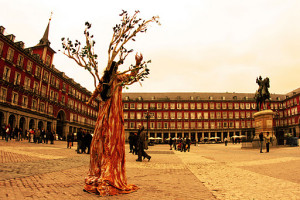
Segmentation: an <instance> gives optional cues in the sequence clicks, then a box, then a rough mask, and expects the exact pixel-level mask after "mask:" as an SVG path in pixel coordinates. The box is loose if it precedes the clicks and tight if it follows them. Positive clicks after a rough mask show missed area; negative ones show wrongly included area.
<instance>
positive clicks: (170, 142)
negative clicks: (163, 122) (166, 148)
mask: <svg viewBox="0 0 300 200" xmlns="http://www.w3.org/2000/svg"><path fill="white" fill-rule="evenodd" d="M169 145H170V150H172V145H173V139H172V138H171V137H170V140H169Z"/></svg>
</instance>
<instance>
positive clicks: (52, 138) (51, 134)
mask: <svg viewBox="0 0 300 200" xmlns="http://www.w3.org/2000/svg"><path fill="white" fill-rule="evenodd" d="M49 136H50V137H49V139H50V144H54V136H55V133H54V131H52V132H51V131H50V135H49Z"/></svg>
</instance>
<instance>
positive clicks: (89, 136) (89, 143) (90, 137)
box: [84, 132, 93, 154]
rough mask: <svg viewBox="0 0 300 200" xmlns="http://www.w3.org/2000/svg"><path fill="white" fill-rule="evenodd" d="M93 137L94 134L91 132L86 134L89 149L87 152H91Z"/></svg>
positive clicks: (86, 145) (85, 139)
mask: <svg viewBox="0 0 300 200" xmlns="http://www.w3.org/2000/svg"><path fill="white" fill-rule="evenodd" d="M92 139H93V136H92V135H91V133H90V132H88V133H87V134H85V136H84V143H85V147H86V148H87V149H88V151H87V154H90V150H91V143H92Z"/></svg>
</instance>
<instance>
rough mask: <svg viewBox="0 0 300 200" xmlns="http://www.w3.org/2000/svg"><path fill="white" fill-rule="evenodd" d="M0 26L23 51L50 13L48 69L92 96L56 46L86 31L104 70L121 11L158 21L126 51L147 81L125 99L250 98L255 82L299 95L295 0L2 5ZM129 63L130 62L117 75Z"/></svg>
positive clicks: (63, 0) (36, 0) (84, 76)
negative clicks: (144, 65) (136, 95)
mask: <svg viewBox="0 0 300 200" xmlns="http://www.w3.org/2000/svg"><path fill="white" fill-rule="evenodd" d="M1 7H2V9H1V12H0V25H2V26H4V27H5V28H6V30H5V31H6V34H14V35H15V36H16V41H23V42H25V47H31V46H34V45H36V44H37V43H38V42H39V40H40V39H41V37H42V36H43V34H44V31H45V28H46V26H47V23H48V19H49V17H50V13H51V11H53V16H52V20H51V24H50V34H49V40H50V42H51V47H52V48H53V49H54V50H55V51H56V52H57V53H56V55H55V58H54V65H55V66H56V68H58V69H59V70H60V71H64V72H65V74H66V75H67V76H69V77H70V78H74V80H75V81H77V82H78V83H80V84H81V85H82V86H83V87H86V88H87V89H88V90H90V91H93V90H94V85H93V79H92V76H91V75H89V73H87V72H86V71H84V70H83V69H81V68H80V67H78V66H77V65H76V64H75V63H74V62H73V61H71V60H69V59H68V58H67V57H66V56H64V55H62V53H61V52H59V51H58V50H59V49H61V38H62V37H70V38H71V39H73V40H74V39H79V40H81V41H82V42H83V41H84V35H83V30H84V28H85V27H84V23H85V22H86V21H89V22H90V23H91V24H92V29H91V32H92V33H93V34H94V36H95V40H96V49H95V50H96V53H97V54H98V55H99V63H100V65H99V69H100V71H101V72H102V71H103V69H104V66H106V62H107V48H108V44H109V41H110V39H111V37H112V33H113V31H112V27H113V26H114V25H115V24H117V23H119V22H120V17H119V14H120V13H121V11H122V9H124V10H127V11H128V12H129V13H134V11H135V10H140V11H141V13H140V17H141V18H143V19H149V18H151V17H152V16H156V15H159V16H160V22H161V24H162V25H161V26H158V25H157V24H153V25H151V27H150V28H149V29H148V31H147V33H146V34H140V35H138V36H137V40H136V42H134V43H129V44H128V45H127V48H133V49H134V50H135V51H138V52H141V53H143V55H144V58H145V59H146V60H149V59H151V60H152V63H151V64H150V65H149V68H150V70H151V71H150V76H149V78H148V79H146V80H145V81H144V82H143V86H142V87H141V86H140V85H139V84H135V85H132V86H130V88H129V90H124V91H126V92H239V93H254V92H255V90H256V89H257V88H258V85H257V84H256V83H255V80H256V77H258V76H259V75H261V76H262V77H263V78H265V77H269V78H270V84H271V87H270V92H271V93H277V94H285V93H288V92H290V91H292V90H294V89H297V88H299V87H300V23H299V22H300V12H299V10H300V1H299V0H243V1H241V0H187V1H177V0H151V1H141V0H127V1H124V0H120V1H119V0H114V1H101V0H93V1H89V0H86V1H77V0H73V1H69V0H59V1H58V0H51V1H46V0H26V1H24V0H10V1H3V2H1ZM131 63H134V54H132V55H131V57H128V60H127V62H126V63H125V64H124V66H123V67H122V68H121V70H122V69H126V67H127V66H129V65H130V64H131Z"/></svg>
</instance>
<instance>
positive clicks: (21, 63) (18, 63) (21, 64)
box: [17, 54, 24, 67]
mask: <svg viewBox="0 0 300 200" xmlns="http://www.w3.org/2000/svg"><path fill="white" fill-rule="evenodd" d="M23 62H24V57H23V56H22V55H20V54H19V55H18V60H17V66H19V67H23Z"/></svg>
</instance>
